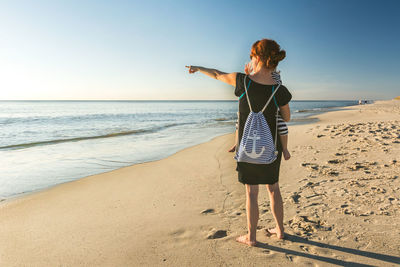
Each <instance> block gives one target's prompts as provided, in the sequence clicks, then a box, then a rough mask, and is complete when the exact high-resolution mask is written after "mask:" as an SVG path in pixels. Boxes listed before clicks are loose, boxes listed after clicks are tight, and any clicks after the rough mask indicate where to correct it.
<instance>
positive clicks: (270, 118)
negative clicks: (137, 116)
mask: <svg viewBox="0 0 400 267" xmlns="http://www.w3.org/2000/svg"><path fill="white" fill-rule="evenodd" d="M285 56H286V52H285V50H281V49H280V46H279V45H278V44H277V43H276V42H275V41H274V40H271V39H262V40H258V41H257V42H255V43H254V44H253V45H252V47H251V52H250V59H251V64H252V69H253V73H252V74H251V75H246V74H245V73H240V72H232V73H225V72H222V71H219V70H216V69H208V68H203V67H199V66H186V67H187V68H189V73H195V72H197V71H200V72H202V73H204V74H206V75H208V76H210V77H212V78H214V79H217V80H220V81H223V82H225V83H227V84H230V85H232V86H234V87H235V95H236V96H237V97H239V96H241V95H242V94H243V92H245V89H244V82H246V84H248V83H249V82H250V83H251V84H250V87H248V88H247V89H248V90H247V93H248V96H249V101H250V102H251V106H252V108H253V111H254V112H259V111H260V110H261V109H262V108H263V106H264V105H265V104H266V102H267V100H268V98H269V97H270V96H271V94H272V89H273V88H276V85H277V84H276V82H275V80H274V79H273V77H272V75H271V73H272V72H273V71H274V70H275V69H276V67H277V66H278V63H279V62H280V61H281V60H283V59H284V58H285ZM246 68H248V66H246ZM246 72H247V71H246ZM291 99H292V95H291V93H290V92H289V91H288V89H287V88H286V87H285V86H284V85H281V86H280V87H279V88H278V91H277V92H276V93H275V101H274V102H275V103H273V102H272V101H271V103H270V104H269V105H268V106H267V108H266V109H265V111H264V113H263V114H264V116H265V119H266V120H267V122H268V125H269V126H270V129H271V133H272V137H273V139H275V133H276V131H275V129H276V120H275V119H276V118H275V114H276V109H277V106H279V109H280V113H281V116H282V118H283V120H284V121H286V122H288V121H289V120H290V109H289V104H288V103H289V101H290V100H291ZM249 112H250V109H249V105H248V102H247V98H246V97H242V98H241V99H240V100H239V113H240V115H239V142H240V140H241V138H242V135H243V128H244V124H245V122H246V119H247V116H248V115H249ZM276 140H277V148H278V152H279V153H278V157H277V159H276V160H275V161H274V162H273V163H271V164H252V163H247V162H237V165H236V171H238V179H239V182H241V183H243V184H244V185H245V187H246V212H247V227H248V233H247V234H246V235H242V236H239V237H238V238H237V239H236V241H238V242H240V243H244V244H247V245H249V246H255V245H256V243H257V240H256V232H257V223H258V219H259V210H258V191H259V184H265V185H266V187H267V189H268V192H269V197H270V202H271V211H272V214H273V216H274V219H275V223H276V227H275V228H271V229H267V234H268V235H269V236H270V235H276V236H277V237H278V238H280V239H283V238H284V228H283V202H282V196H281V193H280V190H279V183H278V181H279V169H280V164H281V158H282V144H281V141H280V138H277V139H276Z"/></svg>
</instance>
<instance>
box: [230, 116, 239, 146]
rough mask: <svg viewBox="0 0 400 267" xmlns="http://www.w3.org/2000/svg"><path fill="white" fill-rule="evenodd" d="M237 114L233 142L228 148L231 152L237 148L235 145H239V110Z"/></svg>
mask: <svg viewBox="0 0 400 267" xmlns="http://www.w3.org/2000/svg"><path fill="white" fill-rule="evenodd" d="M237 114H238V120H237V122H236V127H235V128H236V130H235V144H234V145H233V146H232V147H231V148H230V149H229V150H228V151H229V152H233V151H235V150H236V149H237V147H238V146H239V144H238V141H239V140H238V139H239V129H238V128H239V112H238V113H237Z"/></svg>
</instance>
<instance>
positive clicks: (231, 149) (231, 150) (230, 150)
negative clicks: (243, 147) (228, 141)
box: [228, 144, 236, 152]
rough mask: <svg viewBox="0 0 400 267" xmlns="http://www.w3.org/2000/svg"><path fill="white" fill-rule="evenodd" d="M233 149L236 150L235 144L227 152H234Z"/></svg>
mask: <svg viewBox="0 0 400 267" xmlns="http://www.w3.org/2000/svg"><path fill="white" fill-rule="evenodd" d="M235 149H236V144H235V145H233V147H231V148H230V149H229V150H228V152H234V151H235Z"/></svg>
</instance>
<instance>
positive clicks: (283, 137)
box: [279, 134, 290, 160]
mask: <svg viewBox="0 0 400 267" xmlns="http://www.w3.org/2000/svg"><path fill="white" fill-rule="evenodd" d="M279 138H280V139H281V144H282V153H283V157H284V158H285V160H288V159H290V153H289V150H288V146H287V145H288V139H289V135H288V134H285V135H279Z"/></svg>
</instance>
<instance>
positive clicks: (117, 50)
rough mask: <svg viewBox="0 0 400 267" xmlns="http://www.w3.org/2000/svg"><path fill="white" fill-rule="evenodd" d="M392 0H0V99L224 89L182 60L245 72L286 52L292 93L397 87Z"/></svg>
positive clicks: (399, 38) (223, 93)
mask: <svg viewBox="0 0 400 267" xmlns="http://www.w3.org/2000/svg"><path fill="white" fill-rule="evenodd" d="M399 17H400V1H395V0H393V1H379V2H377V1H362V0H359V1H354V0H347V1H342V0H335V1H313V0H303V1H300V0H293V1H289V0H283V1H282V0H280V1H251V2H249V1H54V0H53V1H40V0H38V1H18V0H15V1H11V0H10V1H1V2H0V34H1V36H2V38H1V42H0V100H6V99H16V100H18V99H93V100H96V99H110V100H116V99H132V100H134V99H227V100H229V99H231V100H234V99H236V97H235V96H234V94H233V90H234V88H233V87H232V86H230V85H226V84H224V83H222V82H220V81H217V80H214V79H211V78H209V77H208V76H205V75H204V74H201V73H195V74H188V72H187V69H186V68H185V65H199V66H203V67H208V68H216V69H218V70H221V71H225V72H235V71H240V72H243V70H244V64H245V63H246V62H247V61H248V60H249V52H250V48H251V45H252V44H253V43H254V42H255V41H256V40H259V39H262V38H270V39H274V40H276V41H277V42H278V43H279V44H280V45H281V48H282V49H284V50H286V53H287V57H286V58H285V59H284V60H283V61H282V62H281V63H280V65H279V66H278V69H279V70H281V78H282V81H283V84H284V85H286V87H287V88H288V89H289V90H290V91H291V92H292V94H293V99H294V100H305V99H315V100H317V99H330V100H333V99H338V100H341V99H391V98H393V97H395V96H397V95H400V90H399V81H400V79H399V75H400V67H399V66H398V62H399V60H400V49H399V48H400V35H399V34H398V32H399V28H400V20H399V19H398V18H399Z"/></svg>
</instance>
